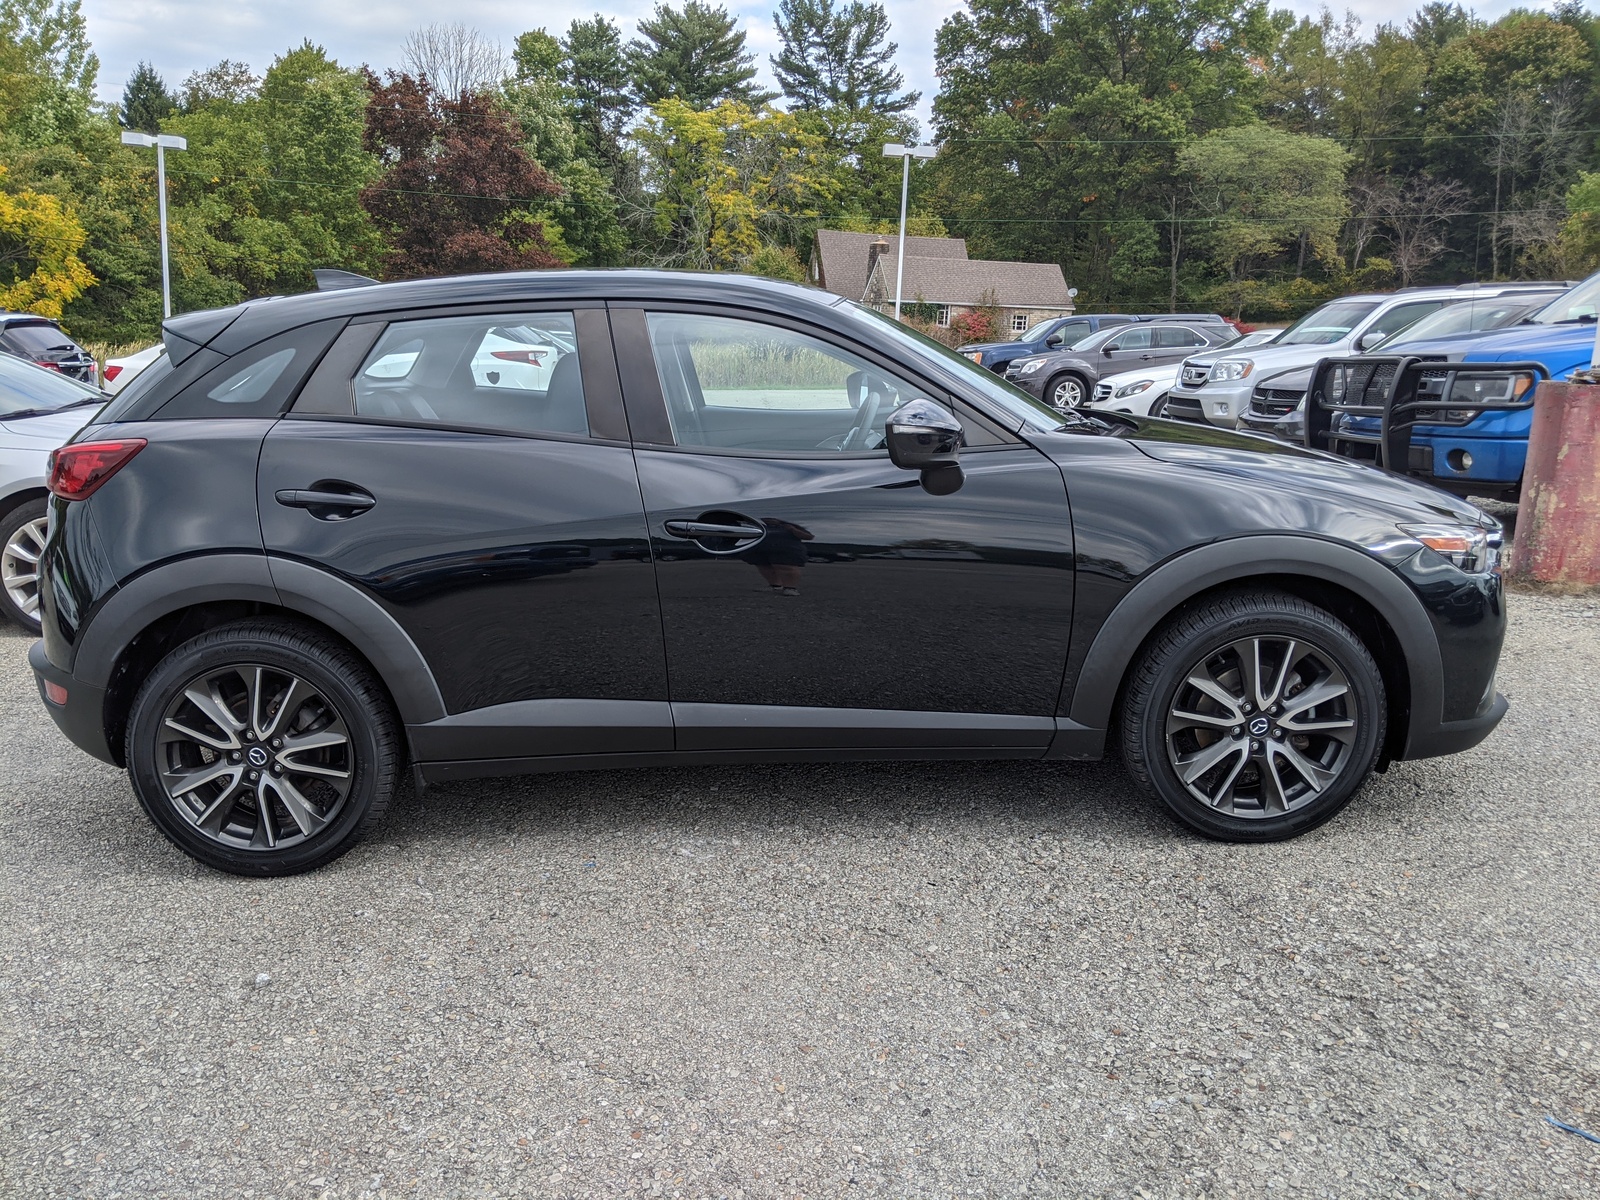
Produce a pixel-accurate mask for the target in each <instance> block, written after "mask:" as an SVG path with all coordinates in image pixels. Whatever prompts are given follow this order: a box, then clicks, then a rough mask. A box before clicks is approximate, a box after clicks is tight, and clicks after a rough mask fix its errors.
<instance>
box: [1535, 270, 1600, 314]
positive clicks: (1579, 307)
mask: <svg viewBox="0 0 1600 1200" xmlns="http://www.w3.org/2000/svg"><path fill="white" fill-rule="evenodd" d="M1597 314H1600V275H1591V276H1589V278H1587V279H1585V280H1584V281H1583V282H1582V283H1580V284H1579V285H1578V286H1577V287H1575V288H1573V289H1572V290H1571V291H1570V292H1568V293H1567V294H1566V295H1564V296H1562V297H1561V298H1560V299H1559V300H1556V301H1554V302H1553V303H1551V304H1548V305H1546V306H1545V307H1544V308H1541V309H1540V310H1539V311H1538V312H1536V313H1534V314H1533V316H1531V317H1529V318H1528V320H1529V321H1530V322H1532V323H1533V324H1535V325H1563V324H1566V323H1567V322H1569V321H1593V320H1594V319H1595V316H1596V315H1597Z"/></svg>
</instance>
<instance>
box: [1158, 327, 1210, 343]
mask: <svg viewBox="0 0 1600 1200" xmlns="http://www.w3.org/2000/svg"><path fill="white" fill-rule="evenodd" d="M1155 335H1156V345H1157V346H1164V347H1173V346H1204V345H1208V343H1207V342H1206V339H1205V338H1203V337H1201V336H1200V335H1199V334H1198V333H1196V332H1195V331H1194V330H1192V329H1175V328H1169V329H1157V330H1156V331H1155Z"/></svg>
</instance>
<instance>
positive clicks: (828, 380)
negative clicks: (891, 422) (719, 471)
mask: <svg viewBox="0 0 1600 1200" xmlns="http://www.w3.org/2000/svg"><path fill="white" fill-rule="evenodd" d="M648 319H649V328H650V346H651V349H652V350H653V351H654V354H655V362H656V369H657V371H658V372H659V374H660V378H661V391H662V396H663V398H664V399H665V401H666V406H667V415H668V417H669V419H670V420H671V422H672V432H673V436H674V437H675V439H676V440H677V442H678V444H679V445H681V446H707V447H715V448H718V449H726V450H747V451H780V452H794V451H822V452H825V453H843V452H859V451H867V450H879V451H881V448H882V446H883V436H884V435H883V430H884V423H885V422H886V421H887V420H888V417H889V414H890V413H892V412H893V411H894V410H895V409H896V408H899V407H900V405H902V404H904V403H905V402H906V401H907V400H910V399H913V398H915V397H917V396H919V395H923V394H925V393H923V392H921V391H919V390H918V389H917V388H915V387H914V386H913V385H911V384H908V383H907V382H905V381H904V380H902V379H900V378H898V377H897V376H894V375H890V374H888V373H887V372H885V371H883V370H881V369H879V368H878V367H876V366H874V365H872V364H871V363H869V362H867V361H866V360H865V359H863V358H859V357H857V356H856V355H855V354H853V353H851V352H850V351H848V350H845V349H843V348H842V347H839V346H835V345H832V344H830V343H828V342H824V341H822V340H821V339H819V338H815V337H811V336H810V335H808V334H804V333H799V332H796V331H795V330H791V329H782V328H779V327H777V326H774V325H763V324H760V323H758V322H755V321H746V320H741V319H738V318H734V317H713V316H702V315H698V314H690V313H650V314H649V318H648Z"/></svg>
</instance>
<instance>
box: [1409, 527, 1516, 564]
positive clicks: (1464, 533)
mask: <svg viewBox="0 0 1600 1200" xmlns="http://www.w3.org/2000/svg"><path fill="white" fill-rule="evenodd" d="M1400 531H1401V532H1402V533H1406V534H1409V535H1410V536H1411V537H1414V538H1416V539H1417V541H1419V542H1421V543H1422V544H1423V545H1424V546H1426V547H1427V548H1428V549H1429V550H1432V551H1433V552H1434V553H1435V554H1437V555H1438V556H1439V557H1440V558H1444V559H1448V560H1449V561H1450V562H1452V563H1454V564H1455V565H1456V566H1457V567H1460V568H1461V569H1462V570H1463V571H1465V572H1467V573H1468V574H1469V575H1482V574H1485V573H1487V572H1490V571H1498V570H1499V569H1500V543H1501V535H1500V531H1499V530H1498V529H1483V528H1480V527H1479V526H1477V525H1402V526H1400Z"/></svg>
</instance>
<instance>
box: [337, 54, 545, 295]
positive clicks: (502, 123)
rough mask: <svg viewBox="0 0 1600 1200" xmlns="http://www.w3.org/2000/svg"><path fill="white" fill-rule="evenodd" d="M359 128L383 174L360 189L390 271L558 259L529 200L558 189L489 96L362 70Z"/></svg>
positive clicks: (500, 267)
mask: <svg viewBox="0 0 1600 1200" xmlns="http://www.w3.org/2000/svg"><path fill="white" fill-rule="evenodd" d="M367 88H368V90H369V91H370V92H371V93H372V99H371V102H370V103H369V104H368V105H367V123H366V130H365V132H364V134H363V141H364V142H365V144H366V148H367V149H368V150H369V151H371V152H372V153H374V154H376V155H377V156H378V157H379V158H380V159H381V160H382V161H383V163H384V164H385V170H384V173H383V174H382V175H381V176H380V177H379V178H378V179H377V180H376V181H375V182H374V183H372V184H371V186H369V187H367V188H364V189H363V190H362V192H361V204H362V207H363V208H365V209H366V210H367V212H368V213H370V214H371V215H372V218H373V220H375V221H376V222H377V223H378V224H379V225H380V226H381V227H382V228H383V229H384V230H385V232H386V233H387V235H388V241H389V245H390V246H391V249H390V250H389V251H388V253H387V254H385V256H384V273H385V274H386V275H387V276H388V277H390V278H406V277H411V276H420V275H454V274H460V273H463V272H471V271H522V270H529V269H533V268H541V267H559V266H561V265H563V264H562V263H561V261H560V260H559V259H557V258H556V257H555V256H554V255H553V254H551V253H550V247H549V244H548V243H547V242H546V241H545V237H544V227H543V225H541V224H540V222H539V221H538V220H537V219H536V218H535V217H533V216H531V215H530V214H529V213H528V211H527V210H528V208H529V206H530V205H533V204H537V203H538V202H540V201H542V200H544V199H546V198H548V197H551V196H556V195H559V194H560V193H561V187H560V185H559V184H557V183H556V182H555V180H553V179H551V178H550V176H549V175H548V174H546V173H545V169H544V168H543V167H541V166H540V165H539V164H538V163H536V162H535V161H534V160H533V159H531V158H529V157H528V153H527V151H526V150H524V149H523V148H522V144H521V143H522V140H523V135H522V129H521V128H520V127H519V126H518V124H517V122H516V119H515V118H514V117H512V116H511V114H510V113H508V112H506V111H505V109H503V108H501V107H500V105H499V104H498V103H496V102H495V100H494V98H493V97H492V96H486V95H478V94H474V93H472V92H467V93H464V94H463V95H462V96H461V98H460V99H459V100H448V99H445V98H444V97H443V96H441V95H439V93H438V92H436V91H435V90H434V89H433V87H432V86H431V85H430V84H429V83H428V80H427V78H426V77H423V78H417V77H414V76H411V75H402V74H397V73H395V72H394V71H390V72H389V75H388V80H387V82H384V81H380V80H379V79H378V77H377V76H376V75H374V74H372V73H371V72H368V73H367Z"/></svg>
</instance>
